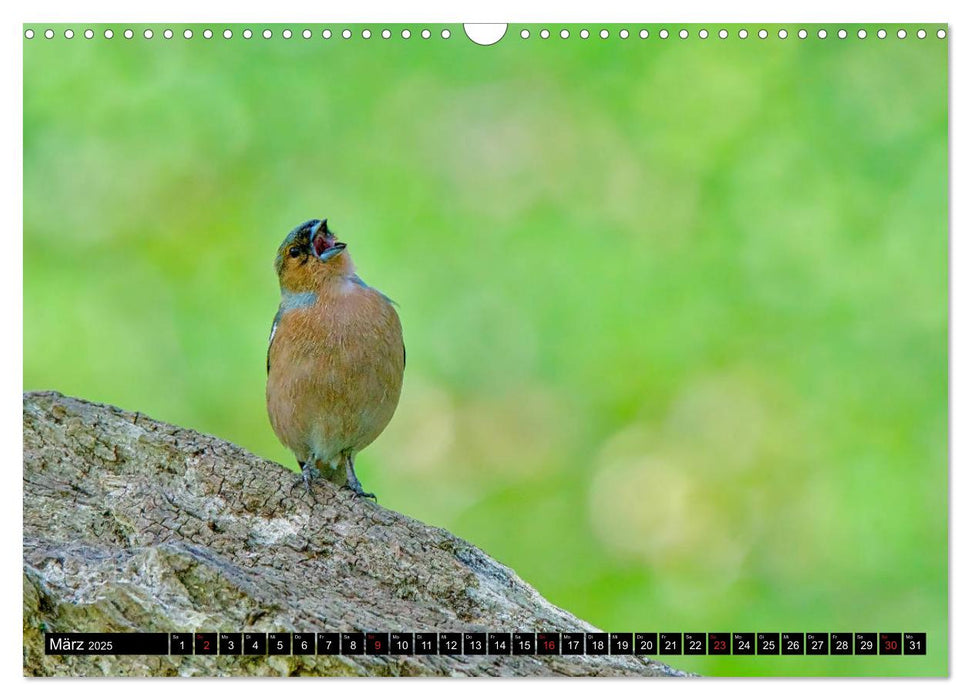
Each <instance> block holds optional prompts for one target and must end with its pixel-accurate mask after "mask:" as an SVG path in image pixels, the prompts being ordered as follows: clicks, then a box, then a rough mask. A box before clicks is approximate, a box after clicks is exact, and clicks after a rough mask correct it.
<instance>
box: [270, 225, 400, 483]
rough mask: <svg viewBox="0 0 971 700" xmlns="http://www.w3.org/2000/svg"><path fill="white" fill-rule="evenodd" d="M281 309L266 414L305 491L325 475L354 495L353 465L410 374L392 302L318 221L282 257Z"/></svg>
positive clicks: (293, 238)
mask: <svg viewBox="0 0 971 700" xmlns="http://www.w3.org/2000/svg"><path fill="white" fill-rule="evenodd" d="M276 272H277V276H278V277H279V278H280V292H281V301H280V309H279V310H278V311H277V313H276V317H275V318H274V319H273V328H272V330H271V331H270V347H269V349H268V350H267V355H266V373H267V380H266V407H267V411H268V412H269V414H270V423H271V425H272V426H273V431H274V432H275V433H276V435H277V437H278V438H279V439H280V442H282V443H283V444H284V445H286V447H288V448H289V449H290V450H292V451H293V454H294V456H296V458H297V462H298V464H299V465H300V470H301V472H302V478H303V482H304V484H305V485H306V487H307V489H308V490H309V489H310V482H311V479H313V478H314V477H316V476H319V475H321V474H322V475H323V476H324V477H325V478H327V479H328V480H330V481H334V482H336V483H338V484H342V485H346V486H348V487H349V488H350V489H351V490H352V491H353V492H354V493H355V494H357V495H359V496H366V497H369V498H374V494H371V493H367V492H365V491H364V489H363V488H361V482H360V481H358V478H357V475H356V474H355V473H354V456H355V455H356V454H357V453H358V452H360V451H361V450H362V449H364V448H365V447H367V446H368V445H370V444H371V443H372V442H373V441H374V439H375V438H377V436H378V435H380V434H381V431H383V430H384V429H385V427H386V426H387V425H388V423H389V422H390V420H391V416H392V415H393V414H394V411H395V408H396V407H397V405H398V398H399V396H400V394H401V381H402V377H403V375H404V369H405V346H404V341H403V339H402V336H401V321H400V320H399V319H398V314H397V312H396V311H395V309H394V306H393V302H392V301H391V300H390V299H388V297H386V296H385V295H384V294H382V293H381V292H379V291H377V290H376V289H374V288H372V287H369V286H368V285H367V284H365V283H364V281H363V280H362V279H361V278H360V277H358V276H357V274H356V273H355V272H354V263H353V262H351V256H350V254H348V252H347V244H346V243H341V242H339V241H338V240H337V239H336V238H335V237H334V234H333V233H332V232H331V231H330V230H329V229H328V228H327V220H326V219H324V220H322V221H321V220H318V219H312V220H310V221H307V222H305V223H302V224H300V225H299V226H297V227H296V228H295V229H293V231H291V232H290V234H289V235H288V236H287V237H286V239H284V241H283V244H282V245H281V246H280V249H279V250H278V251H277V256H276Z"/></svg>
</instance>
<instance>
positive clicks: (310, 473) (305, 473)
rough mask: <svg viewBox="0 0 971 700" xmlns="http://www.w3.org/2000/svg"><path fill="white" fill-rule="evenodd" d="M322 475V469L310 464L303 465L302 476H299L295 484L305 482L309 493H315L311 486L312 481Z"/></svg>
mask: <svg viewBox="0 0 971 700" xmlns="http://www.w3.org/2000/svg"><path fill="white" fill-rule="evenodd" d="M318 476H320V471H319V470H318V469H317V468H316V467H312V466H309V465H302V466H301V469H300V476H299V477H297V481H296V484H294V485H295V486H296V485H297V484H299V483H301V482H302V483H303V485H304V488H306V489H307V493H313V489H312V488H311V487H310V482H311V481H312V480H313V479H316V478H317V477H318Z"/></svg>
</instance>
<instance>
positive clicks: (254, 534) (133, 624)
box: [23, 392, 685, 676]
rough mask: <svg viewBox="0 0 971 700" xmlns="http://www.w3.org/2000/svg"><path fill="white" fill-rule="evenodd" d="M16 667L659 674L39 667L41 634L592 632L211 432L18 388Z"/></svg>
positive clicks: (605, 661) (625, 660)
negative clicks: (19, 618) (19, 607)
mask: <svg viewBox="0 0 971 700" xmlns="http://www.w3.org/2000/svg"><path fill="white" fill-rule="evenodd" d="M23 401H24V512H23V517H24V574H23V586H24V588H23V592H24V596H23V604H24V619H23V624H24V674H25V675H30V676H67V675H70V676H73V675H84V676H92V675H96V676H102V675H110V676H155V675H182V676H221V675H254V676H278V675H315V676H364V675H368V676H370V675H378V676H414V675H419V676H614V675H618V676H670V675H685V674H684V673H682V672H680V671H676V670H673V669H671V668H669V667H668V666H666V665H664V664H661V663H658V662H655V661H653V660H649V659H646V658H642V657H633V656H579V657H570V656H563V657H543V656H316V657H314V656H271V657H215V656H134V657H126V656H73V657H72V656H59V655H58V656H53V655H52V656H45V654H44V649H43V632H44V631H45V630H46V631H61V632H175V631H188V632H192V631H225V632H240V631H258V632H263V631H266V632H286V631H293V632H316V631H380V632H395V631H401V632H406V631H427V632H446V631H455V632H465V631H549V632H556V631H561V632H567V631H596V630H595V628H594V627H592V626H591V625H589V624H587V623H586V622H584V621H582V620H579V619H577V618H576V617H574V616H573V615H571V614H570V613H568V612H566V611H564V610H561V609H560V608H557V607H556V606H554V605H552V604H551V603H549V602H548V601H546V600H544V599H543V598H542V597H541V596H540V595H539V594H538V593H537V592H536V591H535V590H534V589H533V588H531V587H530V586H529V585H527V584H526V583H524V582H523V581H522V580H521V579H520V578H519V577H518V576H517V575H516V574H515V572H513V571H512V570H510V569H509V568H507V567H505V566H503V565H502V564H499V563H498V562H496V561H495V560H494V559H492V558H491V557H489V556H488V555H486V554H484V553H483V552H482V551H481V550H479V549H477V548H476V547H474V546H472V545H471V544H469V543H467V542H464V541H463V540H461V539H459V538H457V537H455V536H453V535H451V534H449V533H448V532H446V531H445V530H442V529H440V528H435V527H431V526H428V525H425V524H423V523H420V522H418V521H416V520H413V519H411V518H408V517H406V516H404V515H401V514H399V513H395V512H393V511H389V510H387V509H385V508H383V507H381V506H380V505H376V504H374V503H372V502H370V501H368V500H364V499H360V498H356V497H354V496H353V495H351V494H350V493H349V492H348V491H346V490H342V489H338V488H336V487H334V486H333V485H331V484H330V483H328V482H324V481H320V482H319V483H316V484H315V487H314V493H313V494H308V493H307V492H306V491H305V490H304V489H303V488H302V487H300V486H295V484H296V475H295V474H294V473H293V472H291V471H289V470H287V469H285V468H284V467H282V466H280V465H279V464H275V463H273V462H269V461H266V460H264V459H260V458H259V457H257V456H255V455H253V454H250V453H248V452H246V451H245V450H243V449H241V448H239V447H236V446H235V445H232V444H230V443H227V442H225V441H223V440H219V439H218V438H215V437H212V436H209V435H202V434H199V433H197V432H194V431H192V430H187V429H184V428H179V427H177V426H174V425H168V424H165V423H160V422H158V421H155V420H152V419H150V418H147V417H145V416H143V415H140V414H138V413H129V412H126V411H123V410H121V409H118V408H115V407H112V406H105V405H100V404H95V403H90V402H87V401H83V400H80V399H75V398H69V397H65V396H62V395H60V394H57V393H54V392H37V393H28V394H24V397H23Z"/></svg>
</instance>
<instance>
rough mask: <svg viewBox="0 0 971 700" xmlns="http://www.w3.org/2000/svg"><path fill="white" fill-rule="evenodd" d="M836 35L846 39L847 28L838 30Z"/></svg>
mask: <svg viewBox="0 0 971 700" xmlns="http://www.w3.org/2000/svg"><path fill="white" fill-rule="evenodd" d="M836 36H838V37H839V38H840V39H845V38H846V30H845V29H840V30H839V31H838V32H836Z"/></svg>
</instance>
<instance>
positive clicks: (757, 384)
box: [24, 26, 948, 675]
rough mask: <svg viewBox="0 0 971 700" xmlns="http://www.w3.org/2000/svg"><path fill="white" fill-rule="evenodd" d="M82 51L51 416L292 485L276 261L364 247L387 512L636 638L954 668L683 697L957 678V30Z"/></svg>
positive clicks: (33, 193) (33, 156)
mask: <svg viewBox="0 0 971 700" xmlns="http://www.w3.org/2000/svg"><path fill="white" fill-rule="evenodd" d="M73 28H74V30H75V32H76V37H75V38H74V39H73V40H66V39H64V38H62V36H61V34H62V33H63V29H64V27H58V28H57V32H58V36H57V38H55V39H54V40H46V39H43V38H41V37H39V36H38V37H37V38H35V39H33V40H30V41H26V42H25V49H24V384H25V389H49V388H52V389H57V390H60V391H62V392H65V393H68V394H74V395H78V396H82V397H86V398H88V399H93V400H98V401H105V402H110V403H113V404H117V405H120V406H123V407H125V408H128V409H137V410H140V411H142V412H145V413H147V414H150V415H152V416H153V417H156V418H159V419H163V420H167V421H171V422H174V423H178V424H180V425H185V426H190V427H193V428H196V429H198V430H202V431H205V432H208V433H213V434H216V435H219V436H221V437H223V438H226V439H228V440H232V441H233V442H236V443H239V444H240V445H243V446H245V447H247V448H249V449H251V450H253V451H254V452H256V453H258V454H261V455H264V456H266V457H269V458H272V459H275V460H279V461H280V462H282V463H283V464H287V465H289V466H291V467H293V466H294V465H293V459H292V457H291V456H290V455H289V454H288V453H287V451H286V450H285V449H284V448H283V447H281V446H280V444H279V443H278V442H277V440H276V438H275V437H274V435H273V433H272V431H271V429H270V426H269V424H268V421H267V419H266V415H265V407H264V379H265V376H264V353H265V351H266V340H267V334H268V331H269V325H270V320H271V318H272V317H273V314H274V312H275V310H276V305H277V301H278V290H277V285H276V280H275V277H274V274H273V268H272V260H273V256H274V253H275V250H276V247H277V245H278V244H279V242H280V241H281V240H282V238H283V237H284V235H285V234H286V233H287V231H289V230H290V228H291V227H292V226H294V225H295V224H297V223H299V222H301V221H303V220H305V219H308V218H312V217H324V216H326V217H328V218H329V220H330V223H331V224H332V226H333V228H334V229H335V230H336V231H337V232H338V235H340V236H341V237H342V238H343V239H344V240H346V241H348V242H349V244H350V247H349V250H350V251H351V252H352V254H353V256H354V260H355V262H356V263H357V266H358V269H359V271H360V273H361V275H362V277H363V278H364V279H365V280H367V281H368V282H369V283H371V284H372V285H374V286H376V287H378V288H380V289H381V290H382V291H384V292H385V293H387V294H388V295H389V296H391V297H392V298H394V299H396V300H397V301H398V302H399V303H400V314H401V317H402V322H403V325H404V329H405V340H406V344H407V347H408V369H407V372H406V377H405V387H404V392H403V395H402V400H401V404H400V406H399V409H398V412H397V415H396V417H395V419H394V420H393V421H392V424H391V426H390V427H389V428H388V430H387V431H386V432H385V434H384V435H382V437H381V438H379V440H378V441H377V442H376V443H375V444H374V445H373V446H372V447H371V448H369V449H368V450H366V451H365V452H364V453H362V455H361V457H360V459H359V470H358V471H359V474H360V475H361V478H362V481H363V482H364V484H365V486H366V487H367V488H368V489H370V490H374V491H375V492H377V494H378V495H379V497H380V499H381V503H382V505H385V506H387V507H390V508H394V509H396V510H400V511H402V512H404V513H407V514H409V515H412V516H414V517H417V518H420V519H422V520H425V521H427V522H431V523H434V524H436V525H440V526H443V527H446V528H448V529H450V530H452V531H454V532H456V533H458V534H459V535H461V536H463V537H465V538H468V539H469V540H471V541H473V542H475V543H476V544H478V545H481V546H482V547H484V548H485V549H486V550H487V551H488V552H490V553H491V554H493V555H494V556H496V557H497V558H499V559H500V560H501V561H503V562H504V563H506V564H509V565H510V566H512V567H514V568H515V569H516V570H517V571H518V572H519V573H520V574H521V575H522V576H523V577H524V578H525V579H526V580H527V581H529V582H530V583H532V584H533V585H535V586H536V587H537V588H538V589H539V590H540V591H541V592H542V593H543V594H544V595H545V596H546V597H548V598H549V599H550V600H552V601H554V602H555V603H557V604H559V605H561V606H563V607H565V608H568V609H569V610H571V611H573V612H575V613H576V614H578V615H580V616H581V617H584V618H586V619H589V620H590V621H591V622H593V623H595V624H596V625H598V626H600V627H602V628H606V629H611V630H615V631H622V630H624V631H627V630H629V631H634V630H659V631H665V630H668V631H675V630H684V631H692V630H701V631H705V630H709V631H717V630H725V631H756V630H760V631H783V632H784V631H798V630H804V631H813V630H820V631H874V632H880V631H895V630H898V631H927V632H928V640H929V648H930V654H929V655H928V656H927V657H924V658H916V657H905V658H893V657H891V658H878V657H869V658H860V657H857V658H853V657H849V658H847V657H816V658H805V657H802V658H792V657H781V658H779V657H776V658H765V657H761V658H750V659H746V658H731V657H729V658H716V657H707V658H706V657H685V658H682V659H675V660H673V662H674V663H675V664H676V665H678V666H680V667H683V668H687V669H691V670H696V671H699V672H702V673H706V674H740V675H745V674H762V673H769V674H794V675H811V674H834V675H844V674H845V675H857V674H881V675H884V674H886V675H897V674H920V675H926V674H943V673H945V672H946V668H947V666H946V651H947V648H946V647H947V639H946V635H947V415H948V414H947V398H948V394H947V378H948V375H947V245H948V243H947V201H948V200H947V165H948V161H947V72H946V65H947V63H946V62H947V42H946V41H941V40H939V39H937V38H936V37H935V36H934V32H935V31H936V29H937V27H928V30H929V32H930V36H928V38H926V39H924V40H920V39H917V38H916V37H915V36H914V33H915V30H916V27H909V28H908V30H909V35H908V38H907V39H905V40H899V39H897V38H895V36H894V33H895V31H896V28H895V27H891V28H890V30H891V35H890V37H889V38H887V39H885V40H879V39H877V38H876V36H875V34H876V27H868V28H867V29H868V30H869V32H870V36H869V38H867V39H866V40H864V41H860V40H859V39H857V38H856V29H857V28H858V27H856V26H847V29H848V30H849V31H850V36H849V38H847V39H845V40H839V39H837V38H836V36H835V30H834V29H833V28H832V27H830V28H829V29H830V36H829V38H828V39H826V40H818V39H815V38H814V35H815V29H816V28H815V27H812V26H809V27H808V29H809V30H810V38H809V39H807V40H804V41H801V40H798V39H797V38H796V30H797V29H798V27H792V26H789V27H788V30H789V39H787V40H785V41H782V40H779V39H777V38H775V34H776V32H777V29H778V27H773V26H769V27H767V28H768V29H769V30H770V38H769V39H768V40H760V39H758V38H756V36H755V32H754V31H752V30H751V29H750V36H749V38H748V39H745V40H742V39H739V38H737V31H736V30H733V31H732V35H731V37H730V38H729V39H727V40H720V39H717V38H715V37H714V36H711V37H710V38H708V39H707V40H701V39H698V38H697V37H696V36H692V38H690V39H689V40H686V41H684V40H681V39H678V38H676V37H675V36H673V35H672V37H671V38H668V39H666V40H661V39H659V38H658V29H659V27H648V29H649V30H650V32H651V37H650V38H649V39H648V40H646V41H642V40H640V39H638V38H636V31H635V33H633V35H632V37H631V38H630V39H627V40H621V39H619V38H618V37H617V35H616V30H617V28H616V27H612V28H611V31H612V36H611V38H610V39H609V40H606V41H604V40H601V39H599V38H597V36H596V33H597V32H598V31H599V26H598V27H596V28H595V33H594V35H593V36H592V37H591V38H590V39H587V40H581V39H578V38H576V34H577V33H578V31H579V27H571V28H570V29H571V31H572V33H573V35H574V38H572V39H571V40H569V41H563V40H562V39H560V38H558V36H557V34H558V32H559V29H560V27H551V29H553V30H554V35H553V37H552V38H550V39H548V40H542V39H540V38H539V27H535V26H534V27H530V29H531V30H532V38H530V39H529V40H526V41H523V40H522V39H520V38H519V30H520V27H515V26H513V27H510V29H509V31H508V33H507V35H506V38H505V39H504V40H503V41H501V42H500V43H499V44H497V45H496V46H493V47H489V48H482V47H478V46H475V45H474V44H472V43H471V42H470V41H468V40H467V39H466V38H465V37H464V35H463V33H462V28H461V27H460V26H453V27H452V37H451V39H450V40H447V41H446V40H442V39H440V38H438V32H439V31H440V28H436V29H435V36H434V37H433V38H432V39H429V40H423V39H421V38H419V36H418V32H419V31H420V29H421V27H411V29H412V32H413V34H412V38H410V39H407V40H406V39H403V38H401V37H400V27H396V28H395V36H394V38H393V39H391V40H383V39H380V38H378V37H377V32H376V31H375V36H374V37H373V38H371V39H369V40H364V39H363V38H361V36H360V33H359V30H360V28H359V27H358V28H353V27H352V29H353V30H354V35H353V38H351V39H349V40H345V39H342V38H339V37H335V38H332V39H329V40H324V39H322V38H321V29H322V27H319V26H314V27H312V29H313V31H314V38H313V39H312V40H304V39H303V38H301V37H300V36H299V33H297V34H296V35H295V36H294V38H292V39H289V40H284V39H282V38H281V37H280V31H281V30H282V27H280V26H277V27H274V28H273V29H274V31H275V36H274V38H273V39H271V40H265V39H263V38H262V37H260V36H259V34H257V35H255V36H254V37H253V38H252V39H249V40H246V39H243V38H242V37H241V33H242V29H243V27H242V26H237V27H233V30H234V34H235V36H234V38H233V39H232V40H229V41H227V40H225V39H223V38H222V36H221V35H222V30H223V29H224V27H222V26H214V27H213V28H214V29H215V31H216V35H215V37H214V38H212V39H211V40H206V39H204V38H203V37H202V29H203V28H204V27H202V26H194V27H192V28H193V29H194V31H195V37H194V38H193V39H191V40H188V41H187V40H185V39H183V38H182V37H181V34H182V29H183V27H176V35H175V38H173V39H171V40H165V39H163V38H162V29H163V27H158V26H156V27H154V30H155V38H154V39H152V40H145V39H144V38H142V36H141V34H142V30H143V27H136V28H135V30H136V34H135V38H134V39H132V40H127V39H124V38H123V37H122V30H123V29H124V27H119V26H115V27H113V29H114V32H115V37H114V38H113V39H111V40H105V39H103V38H102V36H101V35H102V32H103V29H104V27H95V30H96V38H95V39H92V40H87V39H84V38H82V37H81V30H82V29H83V27H78V26H74V27H73ZM639 28H640V27H637V28H635V29H639ZM257 29H259V28H257ZM295 29H302V27H296V28H295ZM372 29H374V28H372ZM695 29H697V28H695ZM692 34H693V35H694V34H695V31H694V30H693V31H692Z"/></svg>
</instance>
